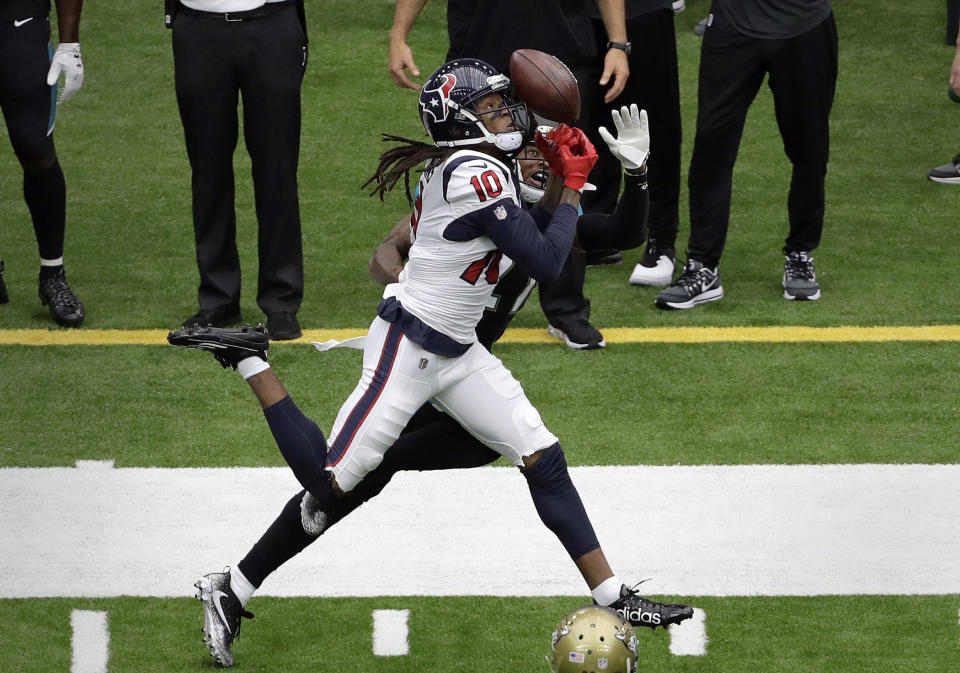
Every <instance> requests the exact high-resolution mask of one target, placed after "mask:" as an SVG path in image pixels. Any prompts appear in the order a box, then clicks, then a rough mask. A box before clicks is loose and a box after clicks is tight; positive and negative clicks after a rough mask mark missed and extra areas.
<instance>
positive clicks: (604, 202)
mask: <svg viewBox="0 0 960 673" xmlns="http://www.w3.org/2000/svg"><path fill="white" fill-rule="evenodd" d="M673 14H674V12H673V10H672V9H669V8H668V9H662V10H658V11H655V12H648V13H646V14H641V15H640V16H637V17H635V18H632V19H627V22H626V23H627V39H628V40H629V41H630V42H631V43H632V45H633V50H632V52H631V54H630V56H629V57H628V62H629V64H630V77H629V78H628V79H627V86H626V88H625V89H624V90H623V93H622V94H620V95H619V96H618V97H617V98H615V99H614V100H613V101H611V102H610V103H609V104H605V103H603V93H602V92H601V91H599V88H598V90H597V91H596V93H595V94H592V95H593V96H594V99H595V100H596V101H599V102H600V106H599V108H600V111H599V113H594V115H593V117H594V118H595V124H594V125H593V127H592V128H589V129H584V131H585V132H586V133H587V135H588V137H589V138H590V139H591V141H592V142H593V144H594V145H595V146H596V148H597V154H598V155H599V159H598V160H597V164H596V166H594V168H593V171H591V173H590V182H592V183H594V184H595V185H597V191H595V192H585V193H584V195H583V210H584V212H587V213H595V212H599V213H612V212H613V210H614V208H616V206H617V197H618V195H619V191H620V179H621V175H622V173H623V170H622V167H621V165H620V161H619V160H618V159H617V158H616V157H614V156H613V154H611V153H610V150H609V149H608V148H607V144H606V143H605V142H603V139H602V138H601V137H600V134H599V133H598V132H597V127H598V126H605V127H606V128H607V130H608V131H610V133H612V134H614V136H616V129H615V128H614V126H613V119H612V118H611V117H610V110H611V109H615V110H619V109H620V108H621V107H623V106H625V105H626V106H629V105H630V104H631V103H636V104H637V107H639V108H640V109H641V110H646V111H647V118H648V120H649V122H650V158H649V160H648V162H647V167H648V169H649V170H648V173H647V179H648V181H649V183H650V187H649V189H650V215H649V219H648V222H647V225H648V228H649V230H650V237H651V238H655V239H657V240H658V241H660V242H661V243H664V244H666V245H673V244H674V243H675V242H676V239H677V229H678V228H679V224H680V146H681V141H682V131H681V123H680V76H679V73H678V69H677V35H676V31H675V28H674V21H673ZM593 25H594V32H595V34H596V41H597V44H601V45H602V44H605V43H606V39H607V38H606V34H607V33H606V29H605V28H604V27H603V22H602V21H600V20H594V22H593Z"/></svg>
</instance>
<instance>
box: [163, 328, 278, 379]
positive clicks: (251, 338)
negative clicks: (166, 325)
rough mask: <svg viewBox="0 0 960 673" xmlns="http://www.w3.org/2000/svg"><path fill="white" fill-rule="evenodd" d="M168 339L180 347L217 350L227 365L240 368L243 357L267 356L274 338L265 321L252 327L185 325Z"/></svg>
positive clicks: (216, 352)
mask: <svg viewBox="0 0 960 673" xmlns="http://www.w3.org/2000/svg"><path fill="white" fill-rule="evenodd" d="M167 342H168V343H169V344H170V345H171V346H177V347H178V348H196V349H198V350H202V351H209V352H211V353H213V357H215V358H216V359H217V362H219V363H220V364H221V365H223V366H224V367H232V368H233V369H236V368H237V363H238V362H240V361H241V360H243V359H245V358H248V357H251V356H254V355H257V356H259V357H261V358H263V359H264V360H266V359H267V349H268V348H270V339H269V337H267V332H266V330H265V329H264V328H263V325H257V326H256V327H251V326H250V325H244V326H243V327H210V326H207V327H200V326H199V325H194V326H192V327H181V328H180V329H178V330H176V331H175V332H170V333H169V334H168V335H167Z"/></svg>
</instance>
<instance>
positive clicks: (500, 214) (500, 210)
mask: <svg viewBox="0 0 960 673" xmlns="http://www.w3.org/2000/svg"><path fill="white" fill-rule="evenodd" d="M493 214H494V215H496V216H497V219H498V220H505V219H507V209H506V208H504V207H503V206H497V207H496V208H494V209H493Z"/></svg>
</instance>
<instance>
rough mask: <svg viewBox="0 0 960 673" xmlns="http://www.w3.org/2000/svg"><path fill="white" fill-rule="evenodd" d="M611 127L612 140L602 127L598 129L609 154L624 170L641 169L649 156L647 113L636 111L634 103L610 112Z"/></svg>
mask: <svg viewBox="0 0 960 673" xmlns="http://www.w3.org/2000/svg"><path fill="white" fill-rule="evenodd" d="M610 116H611V117H613V126H614V128H616V131H617V137H616V138H614V137H613V136H612V135H611V134H610V132H609V131H608V130H607V129H606V128H605V127H603V126H601V127H600V128H599V131H600V137H601V138H603V141H604V142H605V143H607V146H608V147H609V148H610V152H611V153H612V154H613V156H615V157H616V158H617V159H619V160H620V164H621V165H622V166H623V168H624V169H625V170H628V171H635V170H640V169H642V168H643V166H644V164H645V163H646V162H647V157H648V156H649V155H650V127H649V124H648V123H647V111H646V110H638V109H637V105H636V103H634V104H631V105H630V107H629V108H627V106H623V107H622V108H620V110H619V111H618V110H611V111H610Z"/></svg>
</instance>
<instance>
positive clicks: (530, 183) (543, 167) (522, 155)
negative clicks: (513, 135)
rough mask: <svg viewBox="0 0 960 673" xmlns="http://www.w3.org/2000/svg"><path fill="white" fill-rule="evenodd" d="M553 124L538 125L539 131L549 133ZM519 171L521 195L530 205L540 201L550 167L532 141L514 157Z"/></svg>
mask: <svg viewBox="0 0 960 673" xmlns="http://www.w3.org/2000/svg"><path fill="white" fill-rule="evenodd" d="M552 128H553V126H546V125H543V126H538V127H537V131H538V132H540V133H542V134H543V135H547V133H549V132H550V129H552ZM514 163H516V165H517V173H518V174H519V175H520V196H521V198H522V199H523V200H524V201H525V202H526V203H529V204H530V205H536V204H537V203H540V200H541V199H542V198H543V195H544V193H545V191H546V186H547V179H549V177H550V168H549V166H548V165H547V160H546V159H544V158H543V155H542V154H540V150H539V149H537V146H536V144H535V143H533V142H532V141H530V142H527V143H526V144H525V145H524V146H523V149H522V150H521V151H520V152H519V153H518V154H517V156H516V158H515V159H514Z"/></svg>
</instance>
